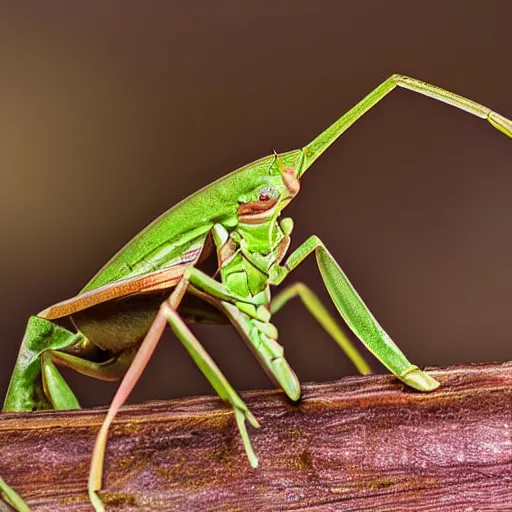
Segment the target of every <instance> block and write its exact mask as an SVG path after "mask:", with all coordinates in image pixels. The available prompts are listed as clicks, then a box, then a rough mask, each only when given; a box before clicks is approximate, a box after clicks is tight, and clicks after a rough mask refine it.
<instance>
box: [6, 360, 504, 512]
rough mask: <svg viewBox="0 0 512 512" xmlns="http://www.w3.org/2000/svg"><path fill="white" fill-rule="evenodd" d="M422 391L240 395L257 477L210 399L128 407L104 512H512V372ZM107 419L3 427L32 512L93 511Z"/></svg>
mask: <svg viewBox="0 0 512 512" xmlns="http://www.w3.org/2000/svg"><path fill="white" fill-rule="evenodd" d="M432 373H433V375H434V376H435V377H436V378H437V379H439V380H440V381H441V383H442V386H441V388H440V389H439V390H438V391H436V392H434V393H430V394H422V393H418V392H413V391H410V390H408V389H405V387H404V386H403V385H402V384H400V383H399V381H397V380H396V379H395V378H393V377H391V376H382V375H379V376H371V377H353V378H344V379H341V380H339V381H336V382H332V383H327V384H308V385H305V386H304V388H303V398H302V400H301V401H300V403H298V404H292V403H290V402H289V401H287V399H286V398H285V397H284V396H283V394H282V393H280V392H278V391H255V392H248V393H245V394H243V397H244V398H245V400H246V403H247V405H248V406H249V408H250V409H251V410H252V412H253V413H254V414H255V416H256V417H257V418H258V420H259V421H260V423H261V428H260V429H259V430H254V429H251V432H250V433H251V437H252V440H253V443H254V448H255V451H256V453H257V454H258V456H259V459H260V467H259V468H258V469H251V468H250V466H249V463H248V461H247V459H246V457H245V454H244V451H243V448H242V445H241V441H240V438H239V435H238V431H237V428H236V426H235V421H234V418H233V414H232V413H231V411H230V409H228V408H226V407H223V406H222V404H221V403H220V402H219V400H217V399H216V398H213V397H200V398H187V399H180V400H172V401H169V402H150V403H145V404H141V405H136V406H130V407H125V408H124V409H123V410H122V412H121V413H120V414H119V416H118V418H117V420H116V422H115V425H114V427H113V428H112V430H111V434H110V437H109V442H108V448H107V459H106V470H105V481H104V488H105V491H104V492H103V493H102V497H103V499H104V501H105V503H106V505H107V510H123V511H124V510H126V511H130V510H179V511H205V512H211V511H219V512H220V511H223V512H225V511H249V510H250V511H265V512H267V511H268V512H270V511H272V512H274V511H276V510H279V511H288V510H293V511H299V510H300V511H306V510H307V511H313V510H314V511H317V512H320V511H322V512H327V511H357V512H362V511H375V512H377V511H378V512H386V511H390V512H391V511H393V512H402V511H415V512H416V511H429V512H432V511H443V512H446V511H450V512H455V511H457V512H458V511H460V512H470V511H473V512H482V511H489V512H490V511H492V512H496V511H511V510H512V363H505V364H501V365H475V366H467V367H451V368H447V369H440V370H433V371H432ZM104 413H105V410H104V409H93V410H83V411H75V412H38V413H29V414H20V413H16V414H14V413H9V414H2V415H0V453H1V457H0V475H2V476H3V477H4V479H5V480H6V481H7V482H8V483H9V484H10V485H12V486H13V487H14V488H15V489H16V490H17V491H18V492H19V493H20V494H21V495H22V496H23V497H24V498H25V499H26V500H27V502H28V504H29V505H30V506H31V507H32V509H33V510H34V511H56V510H57V511H60V510H66V511H82V510H83V511H85V510H87V511H89V510H91V508H90V506H89V504H88V499H87V493H86V485H87V473H88V470H89V462H90V456H91V451H92V447H93V443H94V438H95V435H96V433H97V431H98V428H99V425H100V423H101V421H102V419H103V416H104Z"/></svg>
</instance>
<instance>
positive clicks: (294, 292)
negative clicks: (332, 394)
mask: <svg viewBox="0 0 512 512" xmlns="http://www.w3.org/2000/svg"><path fill="white" fill-rule="evenodd" d="M295 297H299V298H300V299H301V301H302V303H303V304H304V306H305V307H306V309H307V310H308V311H309V312H310V313H311V314H312V315H313V316H314V318H315V320H316V321H317V322H318V323H319V324H320V325H321V326H322V327H323V328H324V330H325V331H326V332H327V333H328V334H329V335H330V336H331V338H333V339H334V341H336V343H337V344H338V345H339V346H340V347H341V349H342V350H343V351H344V352H345V354H347V356H348V357H349V359H350V360H351V361H352V363H354V366H355V367H356V368H357V369H358V371H359V373H361V374H362V375H368V374H369V373H372V370H371V368H370V366H369V365H368V363H367V362H366V361H365V360H364V358H363V356H362V355H361V354H360V353H359V351H358V350H357V348H356V347H355V346H354V344H353V343H352V341H350V339H349V338H348V337H347V335H346V334H345V333H344V332H343V331H342V330H341V329H340V327H339V325H338V324H337V322H336V320H334V318H333V317H332V315H331V314H330V313H329V311H327V309H326V308H325V306H324V305H323V304H322V302H321V301H320V299H319V298H318V297H317V296H316V294H315V293H314V292H313V291H312V290H311V289H310V288H309V287H308V286H307V285H305V284H304V283H295V284H292V285H291V286H289V287H288V288H286V289H284V290H283V291H282V292H280V293H279V294H278V295H276V296H275V297H274V298H273V299H272V302H271V303H270V312H271V313H272V314H273V315H274V314H275V313H277V312H278V311H279V310H280V309H281V308H282V307H283V306H284V305H285V304H286V303H287V302H288V301H290V300H292V299H293V298H295Z"/></svg>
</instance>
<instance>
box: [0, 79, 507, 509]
mask: <svg viewBox="0 0 512 512" xmlns="http://www.w3.org/2000/svg"><path fill="white" fill-rule="evenodd" d="M396 87H403V88H405V89H409V90H411V91H414V92H417V93H420V94H423V95H426V96H430V97H431V98H434V99H436V100H439V101H442V102H444V103H448V104H450V105H453V106H455V107H457V108H459V109H462V110H465V111H466V112H469V113H470V114H473V115H475V116H477V117H480V118H482V119H487V121H489V123H491V125H492V126H494V127H495V128H497V129H498V130H500V131H501V132H503V133H504V134H505V135H507V136H509V137H512V122H511V121H510V120H508V119H506V118H504V117H503V116H501V115H500V114H498V113H496V112H493V111H492V110H490V109H488V108H487V107H484V106H482V105H480V104H478V103H475V102H474V101H471V100H469V99H467V98H464V97H462V96H459V95H457V94H454V93H451V92H449V91H446V90H444V89H441V88H439V87H437V86H434V85H430V84H427V83H425V82H422V81H420V80H416V79H414V78H410V77H406V76H403V75H392V76H391V77H389V78H388V79H387V80H385V81H384V82H383V83H382V84H381V85H379V86H378V87H377V88H376V89H375V90H373V91H372V92H371V93H370V94H369V95H368V96H366V97H365V98H364V99H363V100H361V101H360V102H359V103H358V104H357V105H355V106H354V107H353V108H352V109H351V110H349V111H348V112H347V113H346V114H344V115H343V116H342V117H341V118H339V119H338V120H337V121H336V122H335V123H334V124H333V125H331V126H330V127H329V128H327V130H325V131H324V132H323V133H321V134H320V135H319V136H318V137H316V138H315V139H314V140H313V141H312V142H310V143H309V144H308V145H306V146H304V147H303V148H302V149H297V150H293V151H289V152H287V153H284V154H279V155H278V154H276V153H274V154H272V155H269V156H266V157H264V158H261V159H259V160H256V161H255V162H252V163H250V164H248V165H246V166H244V167H242V168H240V169H238V170H236V171H234V172H232V173H230V174H228V175H226V176H224V177H223V178H221V179H219V180H218V181H216V182H214V183H212V184H210V185H208V186H206V187H205V188H203V189H201V190H199V191H198V192H196V193H195V194H193V195H191V196H190V197H187V198H186V199H184V200H183V201H182V202H180V203H178V204H177V205H175V206H174V207H172V208H171V209H170V210H168V211H167V212H166V213H164V214H163V215H161V216H160V217H159V218H157V219H156V220H155V221H153V222H152V223H151V224H150V225H149V226H148V227H147V228H146V229H144V230H143V231H142V232H141V233H139V234H138V235H137V236H135V238H133V239H132V240H131V241H130V242H129V243H128V244H127V245H126V246H125V247H124V248H123V249H121V250H120V251H119V252H118V253H117V254H116V255H115V256H114V257H113V258H112V259H111V260H110V261H109V262H108V263H107V264H106V265H105V266H104V267H103V268H102V269H101V270H100V271H99V272H98V273H97V274H96V275H95V276H94V277H93V278H92V279H91V281H89V283H88V284H87V285H86V286H85V287H84V288H83V289H82V290H81V291H80V293H79V294H78V295H76V296H75V297H72V298H70V299H68V300H65V301H63V302H60V303H58V304H55V305H53V306H51V307H49V308H47V309H45V310H44V311H42V312H41V313H39V314H38V315H37V316H32V317H30V319H29V321H28V325H27V329H26V332H25V336H24V338H23V341H22V344H21V348H20V352H19V356H18V359H17V362H16V366H15V369H14V372H13V375H12V378H11V382H10V386H9V390H8V392H7V396H6V399H5V403H4V408H3V410H4V411H30V410H34V409H41V408H47V407H53V408H55V409H73V408H78V407H79V403H78V401H77V399H76V398H75V395H74V394H73V392H72V391H71V389H70V388H69V386H68V385H67V383H66V382H65V380H64V379H63V377H62V376H61V374H60V372H59V370H58V368H57V367H58V366H66V367H69V368H72V369H74V370H76V371H78V372H80V373H83V374H85V375H89V376H91V377H95V378H98V379H104V380H120V379H122V382H121V384H120V386H119V388H118V391H117V393H116V395H115V397H114V399H113V401H112V403H111V405H110V408H109V411H108V413H107V416H106V418H105V421H104V423H103V425H102V427H101V429H100V431H99V433H98V437H97V440H96V444H95V447H94V452H93V456H92V462H91V469H90V477H89V483H88V489H89V497H90V500H91V503H92V504H93V506H94V507H95V509H96V510H97V511H99V510H103V504H102V502H101V499H100V497H99V494H98V491H99V490H100V489H101V482H102V471H103V460H104V454H105V449H106V442H107V433H108V429H109V426H110V424H111V423H112V421H113V419H114V417H115V415H116V413H117V412H118V410H119V408H120V407H121V406H122V404H123V403H124V402H125V400H126V398H127V397H128V395H129V394H130V392H131V390H132V388H133V386H134V385H135V383H136V382H137V380H138V378H139V376H140V374H141V373H142V371H143V369H144V367H145V366H146V364H147V362H148V360H149V359H150V357H151V355H152V353H153V351H154V349H155V346H156V345H157V343H158V341H159V339H160V336H161V334H162V332H163V330H164V328H165V326H166V325H167V324H169V325H170V327H171V329H172V330H173V331H174V333H175V334H176V336H177V337H178V338H179V340H180V341H181V343H183V345H184V346H185V348H186V349H187V351H188V352H189V354H190V356H191V357H192V358H193V360H194V361H195V363H196V364H197V366H198V367H199V369H200V370H201V371H202V373H203V374H204V375H205V377H206V378H207V379H208V381H209V382H210V384H211V385H212V387H213V388H214V389H215V391H216V392H217V393H218V395H219V396H220V397H221V398H222V399H223V400H225V401H227V402H229V403H230V404H231V406H232V407H233V411H234V416H235V419H236V424H237V426H238V429H239V431H240V434H241V439H242V443H243V446H244V449H245V452H246V454H247V456H248V459H249V462H250V464H251V465H252V466H253V467H256V466H257V464H258V459H257V456H256V454H255V453H254V451H253V448H252V446H251V442H250V439H249V435H248V431H247V426H246V422H248V423H250V424H251V425H252V426H253V427H258V422H257V420H256V418H255V417H254V416H253V415H252V414H251V412H250V411H249V410H248V408H247V407H246V405H245V403H244V402H243V400H242V399H241V398H240V396H239V395H238V394H237V393H236V391H235V390H234V389H233V388H232V387H231V385H230V384H229V382H228V381H227V379H226V378H225V377H224V375H223V374H222V372H221V371H220V369H219V368H218V367H217V365H216V364H215V362H214V361H213V360H212V359H211V357H210V356H209V355H208V353H207V352H206V351H205V349H204V348H203V347H202V345H201V343H200V342H199V340H198V339H197V338H196V337H195V336H194V334H193V333H192V332H191V331H190V330H189V327H188V325H187V324H189V323H193V322H210V323H231V324H233V325H234V327H235V328H236V329H237V330H238V332H239V333H240V335H241V337H242V338H243V339H244V341H245V342H246V343H247V344H248V346H249V347H250V349H251V350H252V351H253V353H254V355H255V356H256V358H257V359H258V360H259V362H260V363H261V365H262V366H263V368H264V370H265V371H266V372H267V373H268V375H269V376H270V377H271V378H272V379H273V380H274V381H275V382H276V383H277V385H278V386H280V387H281V388H282V389H283V390H284V392H285V393H286V394H287V395H288V396H289V397H290V398H291V399H292V400H297V399H298V398H299V395H300V384H299V381H298V379H297V377H296V375H295V373H294V372H293V370H292V369H291V368H290V366H289V365H288V363H287V361H286V359H285V357H284V352H283V348H282V346H281V345H280V344H279V343H278V341H277V339H278V333H277V329H276V327H275V326H274V325H273V324H272V323H271V317H272V315H273V314H275V313H277V312H278V311H279V310H280V309H281V308H282V307H283V306H284V305H285V304H286V303H287V302H288V301H290V300H291V299H292V298H293V297H300V298H301V299H302V301H303V303H304V305H305V306H306V308H307V309H308V310H309V312H310V313H311V314H312V315H313V316H314V317H315V318H316V319H317V320H318V321H319V323H320V324H321V325H322V326H323V327H324V328H325V329H326V330H327V331H328V332H329V333H330V334H331V335H332V337H333V338H334V339H335V340H336V342H337V343H338V344H339V345H340V347H341V348H342V349H343V350H344V351H345V352H346V353H347V355H348V356H349V357H350V358H351V359H352V361H353V362H354V364H355V365H356V367H357V368H358V369H359V371H360V372H361V373H363V374H364V373H369V368H368V366H367V364H366V363H365V361H364V359H363V358H362V357H361V355H360V354H359V353H358V351H357V350H356V349H355V347H354V346H353V345H352V344H351V342H350V341H349V339H348V338H347V337H346V336H345V335H344V333H343V331H341V330H340V329H339V327H337V325H336V323H335V321H334V319H333V318H332V317H331V315H330V313H328V312H327V310H326V309H325V308H324V306H323V305H322V304H321V303H320V301H319V300H318V298H317V297H316V296H315V295H314V294H313V292H312V291H311V290H310V289H309V288H307V287H306V286H305V285H304V284H302V283H296V284H294V285H291V286H290V287H289V288H287V289H285V290H284V291H282V292H281V293H279V294H278V295H277V296H276V297H274V298H272V297H271V293H270V286H278V285H280V284H281V283H282V282H283V281H284V280H285V279H287V278H288V276H289V274H290V273H291V272H292V271H293V270H294V269H295V268H296V267H297V266H298V265H300V264H301V262H302V261H303V260H304V259H305V258H306V257H307V256H309V255H310V254H312V253H315V256H316V260H317V264H318V267H319V270H320V274H321V276H322V279H323V281H324V284H325V286H326V288H327V290H328V292H329V295H330V297H331V299H332V301H333V303H334V305H335V306H336V308H337V310H338V312H339V313H340V315H341V317H342V318H343V319H344V321H345V322H346V324H347V325H348V326H349V327H350V329H351V330H352V331H353V332H354V333H355V334H356V335H357V337H358V338H359V339H360V340H361V341H362V342H363V344H364V345H365V346H366V347H367V348H368V349H369V350H370V351H371V352H372V353H373V354H374V355H375V356H376V357H377V358H378V359H379V360H380V361H381V362H382V363H383V364H384V365H385V366H386V367H387V368H388V369H389V370H390V371H391V372H392V373H393V374H395V375H396V376H397V377H398V378H399V379H400V380H402V381H403V382H404V383H405V384H407V385H408V386H410V387H412V388H414V389H417V390H419V391H432V390H434V389H436V388H437V387H438V386H439V383H438V382H437V381H436V380H435V379H434V378H433V377H431V376H430V375H428V374H427V373H425V372H423V371H422V370H420V369H419V368H418V367H417V366H415V365H413V364H411V363H410V362H409V361H408V360H407V358H406V357H405V355H404V354H403V353H402V352H401V351H400V349H399V348H398V347H397V346H396V345H395V343H394V342H393V341H392V340H391V338H390V337H389V336H388V334H387V333H386V332H385V331H384V330H383V329H382V327H381V326H380V325H379V324H378V322H377V321H376V320H375V318H374V317H373V316H372V314H371V313H370V311H369V310H368V308H367V307H366V305H365V304H364V302H363V301H362V299H361V298H360V297H359V295H358V294H357V292H356V291H355V289H354V288H353V286H352V284H351V283H350V282H349V280H348V278H347V276H346V275H345V274H344V273H343V271H342V270H341V268H340V267H339V265H338V264H337V262H336V261H335V259H334V258H333V256H332V255H331V254H330V253H329V251H328V249H327V248H326V247H325V245H324V244H323V243H322V241H321V240H320V239H319V238H318V237H317V236H312V237H310V238H309V239H307V240H306V241H305V242H304V243H302V244H301V245H299V246H298V248H296V249H295V250H294V251H293V252H291V254H289V255H288V250H289V246H290V236H291V233H292V230H293V221H292V219H290V218H281V217H280V216H281V213H282V211H283V209H284V208H285V207H286V206H287V205H288V204H289V203H290V201H292V200H293V199H294V198H295V196H296V195H297V194H298V192H299V190H300V186H301V180H302V177H303V176H304V174H305V173H306V171H307V170H308V169H309V168H310V167H311V165H312V164H313V163H314V162H315V161H316V159H317V158H318V157H319V156H320V155H321V154H322V153H323V152H324V151H325V150H326V149H327V148H328V147H329V146H330V145H331V144H332V143H333V142H334V141H335V140H336V139H337V138H338V137H339V136H340V135H341V134H342V133H343V132H345V130H347V129H348V128H349V127H350V126H351V125H352V124H354V123H355V122H356V121H357V120H358V119H359V118H360V117H361V116H363V115H364V114H365V113H366V112H367V111H368V110H369V109H370V108H372V107H373V106H374V105H375V104H376V103H378V102H379V101H380V100H381V99H383V98H384V97H385V96H386V95H387V94H388V93H390V92H391V91H392V90H393V89H395V88H396ZM209 261H210V262H211V261H213V262H214V265H215V269H216V270H215V271H213V272H212V271H208V270H207V263H208V262H209ZM61 319H70V320H71V322H72V323H73V324H74V326H75V328H76V332H71V331H70V330H68V329H67V328H65V327H63V326H62V325H60V323H59V322H60V320H61Z"/></svg>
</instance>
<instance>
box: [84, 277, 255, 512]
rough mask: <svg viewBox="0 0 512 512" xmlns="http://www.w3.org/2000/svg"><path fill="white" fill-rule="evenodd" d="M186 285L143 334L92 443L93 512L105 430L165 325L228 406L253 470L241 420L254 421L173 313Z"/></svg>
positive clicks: (181, 285) (98, 503)
mask: <svg viewBox="0 0 512 512" xmlns="http://www.w3.org/2000/svg"><path fill="white" fill-rule="evenodd" d="M187 286H188V283H187V282H186V281H185V280H183V281H180V283H179V284H178V285H177V287H176V288H175V290H174V292H173V293H172V295H171V297H170V298H169V299H168V300H166V301H165V302H164V303H163V304H162V305H161V306H160V309H159V311H158V314H157V316H156V317H155V319H154V321H153V323H152V324H151V327H150V328H149V331H148V333H147V334H146V336H145V338H144V340H143V341H142V344H141V345H140V347H139V350H138V351H137V354H136V355H135V357H134V359H133V362H132V363H131V365H130V368H129V369H128V371H127V372H126V375H125V376H124V378H123V380H122V382H121V384H120V386H119V388H118V390H117V392H116V395H115V396H114V399H113V400H112V403H111V405H110V408H109V410H108V413H107V416H106V418H105V420H104V422H103V424H102V426H101V428H100V431H99V433H98V436H97V437H96V442H95V445H94V452H93V456H92V461H91V469H90V472H89V484H88V488H89V499H90V500H91V503H92V505H93V507H94V508H95V510H96V511H103V510H104V507H103V503H102V502H101V499H100V498H99V496H98V494H97V491H99V490H100V489H101V481H102V477H103V461H104V458H105V447H106V441H107V434H108V429H109V427H110V425H111V423H112V421H113V420H114V418H115V416H116V414H117V412H118V411H119V409H120V408H121V406H122V405H123V404H124V402H125V401H126V398H127V397H128V395H129V394H130V392H131V391H132V389H133V387H134V386H135V384H136V383H137V381H138V379H139V377H140V375H141V374H142V372H143V370H144V368H145V367H146V365H147V363H148V361H149V359H150V358H151V355H152V354H153V352H154V350H155V348H156V345H157V344H158V341H159V340H160V338H161V336H162V333H163V331H164V328H165V326H166V325H167V322H169V324H170V325H171V328H172V330H173V331H174V332H175V334H176V335H177V336H178V338H179V339H180V341H181V342H182V343H183V345H184V346H185V348H186V349H187V351H188V352H189V354H190V355H191V357H192V359H193V360H194V361H195V363H196V364H197V366H198V367H199V369H200V370H201V371H202V372H203V374H204V375H205V377H206V378H207V379H208V381H209V382H210V384H211V385H212V386H213V388H214V389H215V391H217V393H218V394H219V396H220V397H221V398H222V399H223V400H226V401H228V402H229V403H231V405H232V406H233V409H234V412H235V419H236V422H237V425H238V428H239V430H240V433H241V436H242V441H243V445H244V448H245V451H246V453H247V456H248V457H249V461H250V463H251V466H253V467H256V466H257V464H258V459H257V457H256V455H255V454H254V451H253V449H252V445H251V442H250V439H249V435H248V433H247V430H246V427H245V420H246V419H247V420H248V421H249V422H250V423H251V424H252V425H253V426H254V427H258V426H259V425H258V422H257V421H256V418H254V416H253V415H252V414H251V413H250V411H249V410H248V409H247V406H246V405H245V404H244V402H243V401H242V399H241V398H240V397H239V396H238V394H237V393H236V392H235V390H234V389H233V388H232V387H231V385H230V384H229V382H228V381H227V379H226V378H225V377H224V375H223V374H222V372H221V371H220V370H219V368H218V367H217V365H216V364H215V362H214V361H213V359H211V357H210V356H209V355H208V353H207V352H206V351H205V350H204V348H203V347H202V345H201V344H200V343H199V341H198V340H197V338H196V337H195V336H194V335H193V334H192V332H191V331H190V329H189V328H188V327H187V325H186V324H185V322H184V321H183V319H182V318H181V316H180V315H179V314H178V312H177V311H176V308H177V307H178V304H179V302H180V301H181V298H182V297H183V295H184V293H185V291H186V288H187Z"/></svg>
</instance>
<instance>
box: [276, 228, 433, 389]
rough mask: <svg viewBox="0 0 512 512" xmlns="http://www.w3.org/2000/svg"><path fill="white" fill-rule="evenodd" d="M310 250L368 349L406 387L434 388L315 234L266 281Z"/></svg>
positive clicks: (284, 273)
mask: <svg viewBox="0 0 512 512" xmlns="http://www.w3.org/2000/svg"><path fill="white" fill-rule="evenodd" d="M312 252H315V254H316V260H317V264H318V268H319V269H320V273H321V275H322V278H323V281H324V283H325V286H326V288H327V291H328V292H329V295H330V296H331V299H332V301H333V303H334V305H335V306H336V308H337V309H338V311H339V313H340V314H341V316H342V317H343V319H344V320H345V322H346V323H347V325H348V326H349V327H350V329H352V331H353V332H354V334H355V335H356V336H357V337H358V338H359V339H360V340H361V341H362V342H363V343H364V345H365V346H366V347H367V348H368V350H370V352H372V353H373V354H374V355H375V356H376V357H377V358H378V359H379V360H380V361H381V362H382V364H384V366H386V367H387V368H388V369H389V370H391V371H392V372H393V373H394V374H395V375H396V376H397V377H398V378H399V379H400V380H402V381H403V382H405V383H406V384H408V385H409V386H411V387H413V388H415V389H418V390H420V391H432V390H434V389H436V388H437V387H438V386H439V382H437V381H436V380H435V379H434V378H432V377H430V376H429V375H428V374H426V373H425V372H423V371H421V370H420V369H419V368H418V367H417V366H416V365H413V364H411V363H410V362H409V361H408V360H407V358H406V357H405V355H404V354H403V353H402V351H401V350H400V349H399V348H398V347H397V346H396V345H395V343H394V342H393V340H392V339H391V338H390V337H389V336H388V334H387V333H386V332H385V331H384V329H382V327H381V326H380V325H379V323H378V322H377V320H375V318H374V317H373V315H372V314H371V312H370V310H369V309H368V308H367V307H366V305H365V303H364V302H363V301H362V299H361V297H359V295H358V293H357V292H356V290H355V289H354V287H353V286H352V284H351V283H350V281H349V280H348V278H347V276H346V275H345V274H344V272H343V271H342V270H341V268H340V267H339V265H338V264H337V263H336V261H335V259H334V258H333V257H332V256H331V254H330V253H329V251H328V250H327V248H326V247H325V246H324V244H323V242H322V241H321V240H320V239H319V238H318V237H317V236H312V237H310V238H308V239H307V240H306V241H305V242H304V243H303V244H302V245H300V246H299V247H298V248H297V249H296V250H295V251H294V252H293V253H292V254H291V255H290V256H289V258H288V259H287V260H286V263H285V264H284V265H283V266H279V265H275V266H274V267H272V270H271V276H270V282H271V283H272V284H275V285H278V284H280V283H281V282H282V281H283V279H285V277H286V276H287V275H288V274H289V273H290V272H291V271H292V270H293V269H294V268H296V267H297V266H298V265H299V264H300V263H301V262H302V261H303V260H304V259H305V258H306V257H307V256H308V255H309V254H311V253H312Z"/></svg>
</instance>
